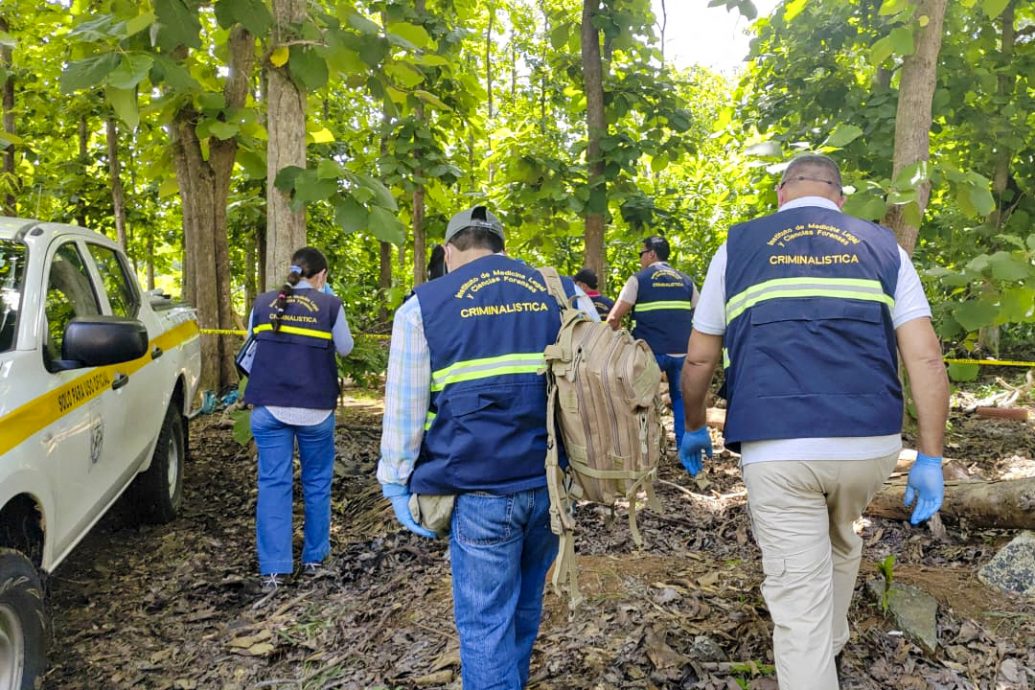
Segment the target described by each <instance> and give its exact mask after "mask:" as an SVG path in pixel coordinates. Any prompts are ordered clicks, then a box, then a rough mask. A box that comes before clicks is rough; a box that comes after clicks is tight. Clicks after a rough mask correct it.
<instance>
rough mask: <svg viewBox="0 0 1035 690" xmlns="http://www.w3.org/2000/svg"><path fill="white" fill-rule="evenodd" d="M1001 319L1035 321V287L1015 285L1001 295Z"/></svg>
mask: <svg viewBox="0 0 1035 690" xmlns="http://www.w3.org/2000/svg"><path fill="white" fill-rule="evenodd" d="M999 320H1000V321H1001V322H1002V323H1031V322H1032V321H1035V289H1033V288H1029V287H1013V288H1008V289H1006V290H1003V292H1002V294H1000V295H999Z"/></svg>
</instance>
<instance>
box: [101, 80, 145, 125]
mask: <svg viewBox="0 0 1035 690" xmlns="http://www.w3.org/2000/svg"><path fill="white" fill-rule="evenodd" d="M104 92H105V95H106V96H107V98H108V102H109V103H111V107H112V109H113V110H114V111H115V114H116V115H117V116H118V118H119V119H120V120H122V121H123V122H124V123H126V126H127V127H129V128H130V129H136V128H137V125H138V124H140V111H139V110H138V109H137V92H136V89H118V88H115V87H111V86H109V87H108V88H107V89H105V90H104Z"/></svg>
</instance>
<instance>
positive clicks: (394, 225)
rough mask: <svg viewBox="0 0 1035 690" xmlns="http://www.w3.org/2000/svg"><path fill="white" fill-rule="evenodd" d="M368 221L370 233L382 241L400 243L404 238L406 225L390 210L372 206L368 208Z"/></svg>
mask: <svg viewBox="0 0 1035 690" xmlns="http://www.w3.org/2000/svg"><path fill="white" fill-rule="evenodd" d="M369 222H370V224H369V228H370V234H371V235H373V236H374V237H376V238H377V239H379V240H381V241H382V242H391V243H392V244H402V243H403V240H405V239H406V226H404V225H403V224H402V223H401V222H399V219H398V218H396V217H395V214H394V213H392V212H391V211H388V210H386V209H383V208H381V207H380V206H374V207H373V208H372V209H370V221H369Z"/></svg>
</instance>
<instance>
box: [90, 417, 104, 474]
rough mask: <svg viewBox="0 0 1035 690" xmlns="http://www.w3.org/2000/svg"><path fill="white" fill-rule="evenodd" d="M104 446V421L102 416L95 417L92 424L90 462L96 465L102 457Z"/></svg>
mask: <svg viewBox="0 0 1035 690" xmlns="http://www.w3.org/2000/svg"><path fill="white" fill-rule="evenodd" d="M103 448H104V422H103V421H102V420H101V418H100V416H97V417H94V419H93V420H92V422H91V424H90V464H91V465H96V464H97V461H98V460H100V459H101V449H103Z"/></svg>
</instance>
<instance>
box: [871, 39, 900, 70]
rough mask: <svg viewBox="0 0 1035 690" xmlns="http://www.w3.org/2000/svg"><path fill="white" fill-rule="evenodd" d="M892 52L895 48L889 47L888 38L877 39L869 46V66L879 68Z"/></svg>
mask: <svg viewBox="0 0 1035 690" xmlns="http://www.w3.org/2000/svg"><path fill="white" fill-rule="evenodd" d="M894 52H895V48H894V46H892V45H891V37H890V36H885V37H883V38H879V39H877V40H876V41H874V42H873V45H872V46H870V64H871V65H873V66H874V67H880V66H881V64H883V63H884V61H885V60H887V59H888V58H889V57H891V56H892V54H893V53H894Z"/></svg>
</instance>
